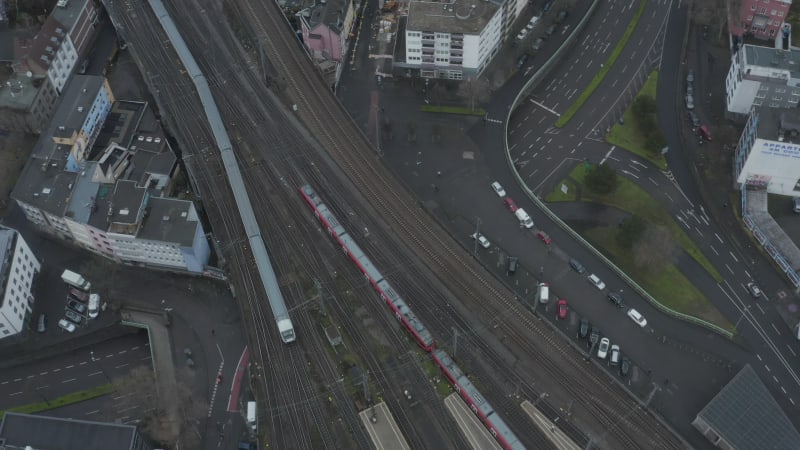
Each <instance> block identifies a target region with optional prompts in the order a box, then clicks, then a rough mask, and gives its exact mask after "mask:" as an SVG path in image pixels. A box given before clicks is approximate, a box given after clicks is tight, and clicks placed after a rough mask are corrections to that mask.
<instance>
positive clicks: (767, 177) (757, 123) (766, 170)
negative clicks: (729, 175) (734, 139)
mask: <svg viewBox="0 0 800 450" xmlns="http://www.w3.org/2000/svg"><path fill="white" fill-rule="evenodd" d="M734 168H735V175H736V182H737V184H738V185H739V186H741V185H745V186H748V187H753V188H758V189H765V190H766V191H767V192H768V193H770V194H778V195H789V196H800V110H798V109H797V108H793V109H776V108H765V107H761V108H753V110H752V112H751V113H750V116H749V119H748V121H747V124H746V125H745V128H744V131H743V132H742V136H741V137H740V138H739V143H738V145H737V146H736V152H735V154H734Z"/></svg>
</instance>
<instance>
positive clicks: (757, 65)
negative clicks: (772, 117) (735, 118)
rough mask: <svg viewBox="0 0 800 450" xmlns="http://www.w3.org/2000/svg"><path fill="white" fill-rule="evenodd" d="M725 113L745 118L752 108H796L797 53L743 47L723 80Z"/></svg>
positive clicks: (799, 91) (799, 88)
mask: <svg viewBox="0 0 800 450" xmlns="http://www.w3.org/2000/svg"><path fill="white" fill-rule="evenodd" d="M725 91H726V93H727V96H726V97H727V98H726V102H727V110H728V112H729V113H733V114H739V115H745V116H746V115H748V114H750V109H751V108H752V107H754V106H755V107H758V106H768V107H770V108H796V107H797V106H798V103H800V52H797V51H791V50H787V51H784V50H779V49H775V48H769V47H759V46H755V45H743V46H742V47H741V48H740V49H739V50H738V51H737V52H736V53H735V54H734V55H733V57H732V58H731V66H730V69H728V76H727V77H726V79H725Z"/></svg>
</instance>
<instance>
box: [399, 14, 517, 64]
mask: <svg viewBox="0 0 800 450" xmlns="http://www.w3.org/2000/svg"><path fill="white" fill-rule="evenodd" d="M504 17H505V16H504V9H503V8H501V7H500V6H498V5H497V4H495V3H492V2H466V1H463V0H455V1H452V2H446V3H440V2H424V1H412V2H411V3H410V4H409V11H408V21H407V24H406V30H405V55H406V61H405V64H404V67H406V68H410V69H412V70H415V71H418V73H419V75H420V76H421V77H423V78H444V79H449V80H462V79H469V78H475V77H477V76H479V75H480V74H481V73H482V72H483V70H484V69H485V68H486V67H487V66H488V65H489V63H490V62H491V60H492V58H493V57H494V56H495V55H496V54H497V52H498V51H499V49H500V45H501V44H502V41H503V31H504V28H503V25H504Z"/></svg>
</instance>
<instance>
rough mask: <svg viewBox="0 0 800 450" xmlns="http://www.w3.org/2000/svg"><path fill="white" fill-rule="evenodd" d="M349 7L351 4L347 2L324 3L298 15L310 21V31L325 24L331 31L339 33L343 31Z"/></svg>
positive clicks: (317, 4)
mask: <svg viewBox="0 0 800 450" xmlns="http://www.w3.org/2000/svg"><path fill="white" fill-rule="evenodd" d="M349 5H350V2H349V1H347V0H328V1H322V2H318V3H315V4H314V6H311V7H309V8H306V9H304V10H302V11H300V13H298V14H299V15H300V16H302V17H303V18H305V19H306V21H308V26H309V28H310V30H309V31H311V30H313V29H314V28H316V26H317V25H319V24H324V25H326V26H327V27H328V28H330V29H331V30H334V31H336V32H337V33H339V32H341V31H342V25H344V17H345V14H347V8H348V6H349Z"/></svg>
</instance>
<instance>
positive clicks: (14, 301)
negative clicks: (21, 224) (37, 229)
mask: <svg viewBox="0 0 800 450" xmlns="http://www.w3.org/2000/svg"><path fill="white" fill-rule="evenodd" d="M41 268H42V264H41V263H40V262H39V261H38V260H37V259H36V256H34V254H33V252H32V251H31V249H30V247H28V244H26V243H25V240H24V239H22V236H21V235H20V234H19V233H17V232H16V231H15V230H12V229H10V228H5V227H0V286H2V295H3V297H2V298H1V299H0V339H3V338H6V337H9V336H13V335H15V334H17V333H19V332H20V331H22V330H23V329H24V328H25V324H26V323H27V319H28V317H29V316H30V314H31V311H32V310H33V294H32V293H31V286H33V279H34V277H35V276H36V274H37V273H39V271H40V270H41Z"/></svg>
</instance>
